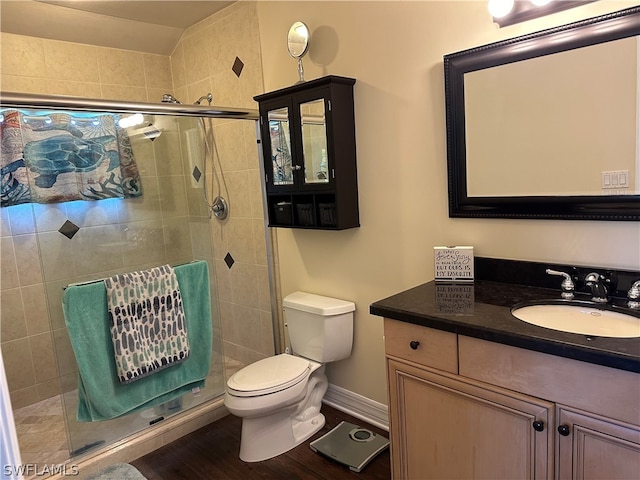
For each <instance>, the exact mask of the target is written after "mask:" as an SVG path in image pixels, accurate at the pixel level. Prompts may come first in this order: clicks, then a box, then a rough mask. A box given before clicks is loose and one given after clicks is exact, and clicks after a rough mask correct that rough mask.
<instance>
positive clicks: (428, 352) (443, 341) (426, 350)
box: [384, 318, 458, 373]
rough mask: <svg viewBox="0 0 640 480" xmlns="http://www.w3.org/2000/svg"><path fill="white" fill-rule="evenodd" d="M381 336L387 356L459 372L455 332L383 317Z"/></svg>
mask: <svg viewBox="0 0 640 480" xmlns="http://www.w3.org/2000/svg"><path fill="white" fill-rule="evenodd" d="M384 338H385V340H384V345H385V353H386V354H387V355H390V356H394V357H398V358H401V359H403V360H408V361H410V362H415V363H419V364H421V365H424V366H427V367H431V368H437V369H439V370H444V371H447V372H450V373H458V338H457V335H456V334H455V333H450V332H445V331H443V330H436V329H433V328H429V327H422V326H420V325H414V324H412V323H406V322H400V321H398V320H391V319H389V318H385V319H384ZM414 342H415V343H414ZM412 346H413V347H415V348H412Z"/></svg>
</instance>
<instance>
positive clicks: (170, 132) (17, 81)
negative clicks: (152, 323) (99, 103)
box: [0, 33, 221, 408]
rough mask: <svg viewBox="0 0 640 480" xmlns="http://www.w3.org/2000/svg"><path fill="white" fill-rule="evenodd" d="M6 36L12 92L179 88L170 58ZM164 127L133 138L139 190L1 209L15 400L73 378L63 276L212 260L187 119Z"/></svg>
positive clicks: (0, 298)
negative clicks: (66, 229)
mask: <svg viewBox="0 0 640 480" xmlns="http://www.w3.org/2000/svg"><path fill="white" fill-rule="evenodd" d="M0 40H1V42H2V77H1V80H2V89H3V90H6V91H17V92H32V93H42V94H68V95H73V96H88V97H94V98H113V99H123V100H131V101H148V100H152V101H155V100H159V99H160V98H161V97H162V94H163V93H170V92H172V90H173V89H172V85H173V84H172V80H171V67H170V59H169V57H167V56H160V55H149V54H145V53H139V52H133V51H125V50H116V49H109V48H101V47H94V46H90V45H79V44H72V43H67V42H58V41H51V40H45V39H39V38H31V37H23V36H19V35H12V34H5V33H2V34H1V36H0ZM152 120H154V119H152ZM155 121H156V123H158V121H159V122H165V123H167V122H175V119H172V120H168V119H166V118H165V119H159V118H158V119H155ZM163 126H164V127H166V130H165V131H164V133H163V134H162V135H161V136H160V137H159V138H158V139H157V140H156V141H154V142H150V141H149V140H147V139H146V138H144V137H137V138H134V137H132V139H131V141H132V147H133V149H134V153H135V156H136V160H137V162H138V165H139V168H140V173H141V176H142V183H143V191H144V195H143V196H142V197H141V198H137V199H129V200H103V201H100V202H70V203H65V204H53V205H33V206H32V205H20V206H13V207H8V208H2V209H0V212H1V217H0V218H1V222H2V223H1V237H0V239H1V245H0V248H1V250H0V265H1V276H0V305H1V307H0V309H1V310H0V315H1V316H0V326H1V327H0V328H1V329H0V335H1V336H0V341H1V342H2V354H3V359H4V362H5V367H6V371H7V377H8V383H9V389H10V393H11V398H12V403H13V406H14V408H19V407H21V406H24V405H29V404H31V403H34V402H36V401H39V400H41V399H44V398H48V397H50V396H52V395H55V394H57V393H59V392H60V390H61V388H62V389H63V390H66V389H67V388H74V387H75V385H76V370H77V367H76V365H75V360H74V358H73V353H72V350H71V346H70V343H69V339H68V335H67V333H66V329H65V327H64V318H63V315H62V309H61V297H62V291H63V287H64V286H65V285H67V284H68V283H70V282H71V281H77V280H78V279H83V278H87V279H89V278H102V277H104V276H105V275H107V274H109V273H111V272H114V271H124V270H128V269H134V268H135V267H136V266H139V267H140V268H145V267H148V266H152V265H157V264H158V263H166V262H170V263H180V262H183V261H190V260H191V259H192V258H194V257H196V256H197V258H204V259H208V260H209V261H210V262H211V265H212V267H213V258H212V257H213V253H212V240H211V235H210V234H209V228H208V219H207V218H206V216H205V215H206V211H204V210H203V208H202V206H201V204H202V201H201V197H200V196H198V195H194V193H193V192H192V190H196V189H192V188H188V187H187V185H191V177H190V176H189V174H190V173H191V168H188V167H191V165H189V166H187V165H184V166H183V164H182V161H181V159H182V158H183V155H182V153H185V152H181V151H180V145H181V143H180V140H179V139H178V136H179V135H180V134H179V131H178V127H177V125H172V124H166V125H163ZM191 126H192V127H197V124H196V123H195V122H192V125H191ZM187 190H189V191H187ZM65 220H70V221H72V222H74V223H75V224H76V225H78V226H79V227H81V229H80V231H79V232H78V233H77V234H76V236H75V237H73V239H71V240H69V239H67V238H66V237H65V236H63V235H61V234H60V233H59V232H58V229H59V228H60V226H61V225H62V224H63V223H64V221H65ZM185 233H186V234H185ZM216 318H217V317H216ZM218 323H219V321H218ZM217 328H218V332H217V335H216V337H217V338H219V336H220V335H219V326H218V327H217ZM54 347H55V348H54ZM220 348H221V347H219V349H220ZM56 353H57V357H58V358H57V361H58V362H57V365H58V369H59V372H58V370H57V369H56ZM58 373H59V375H60V377H61V381H60V380H59V378H58Z"/></svg>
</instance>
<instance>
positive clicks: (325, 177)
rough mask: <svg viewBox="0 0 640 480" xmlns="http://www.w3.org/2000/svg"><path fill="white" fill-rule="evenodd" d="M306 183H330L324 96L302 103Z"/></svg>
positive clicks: (301, 115) (301, 114) (301, 116)
mask: <svg viewBox="0 0 640 480" xmlns="http://www.w3.org/2000/svg"><path fill="white" fill-rule="evenodd" d="M300 118H301V119H302V147H303V148H302V149H303V155H304V183H305V184H318V183H329V169H328V166H327V126H326V119H325V110H324V98H320V99H318V100H312V101H310V102H305V103H301V104H300Z"/></svg>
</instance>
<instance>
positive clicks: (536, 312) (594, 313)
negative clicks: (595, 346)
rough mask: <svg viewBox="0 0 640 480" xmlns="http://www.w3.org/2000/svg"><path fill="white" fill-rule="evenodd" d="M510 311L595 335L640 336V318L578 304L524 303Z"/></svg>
mask: <svg viewBox="0 0 640 480" xmlns="http://www.w3.org/2000/svg"><path fill="white" fill-rule="evenodd" d="M511 313H512V314H513V316H514V317H516V318H519V319H520V320H523V321H525V322H527V323H531V324H533V325H538V326H539V327H545V328H551V329H552V330H559V331H561V332H569V333H579V334H582V335H590V336H596V337H615V338H635V337H640V318H638V317H634V316H632V315H626V314H624V313H619V312H612V311H611V310H600V309H598V308H591V307H586V306H582V305H551V304H549V305H527V306H523V307H517V308H514V309H513V310H512V311H511Z"/></svg>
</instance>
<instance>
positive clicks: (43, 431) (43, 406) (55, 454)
mask: <svg viewBox="0 0 640 480" xmlns="http://www.w3.org/2000/svg"><path fill="white" fill-rule="evenodd" d="M13 417H14V420H15V422H16V432H17V434H18V443H19V444H20V455H21V457H22V463H23V465H27V464H38V465H44V464H47V465H52V464H56V465H57V464H61V463H64V462H65V461H67V460H68V459H69V448H68V445H67V433H66V431H65V426H64V416H63V412H62V397H61V396H60V395H57V396H55V397H51V398H47V399H46V400H42V401H40V402H38V403H34V404H33V405H27V406H26V407H22V408H18V409H16V410H14V411H13Z"/></svg>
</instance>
